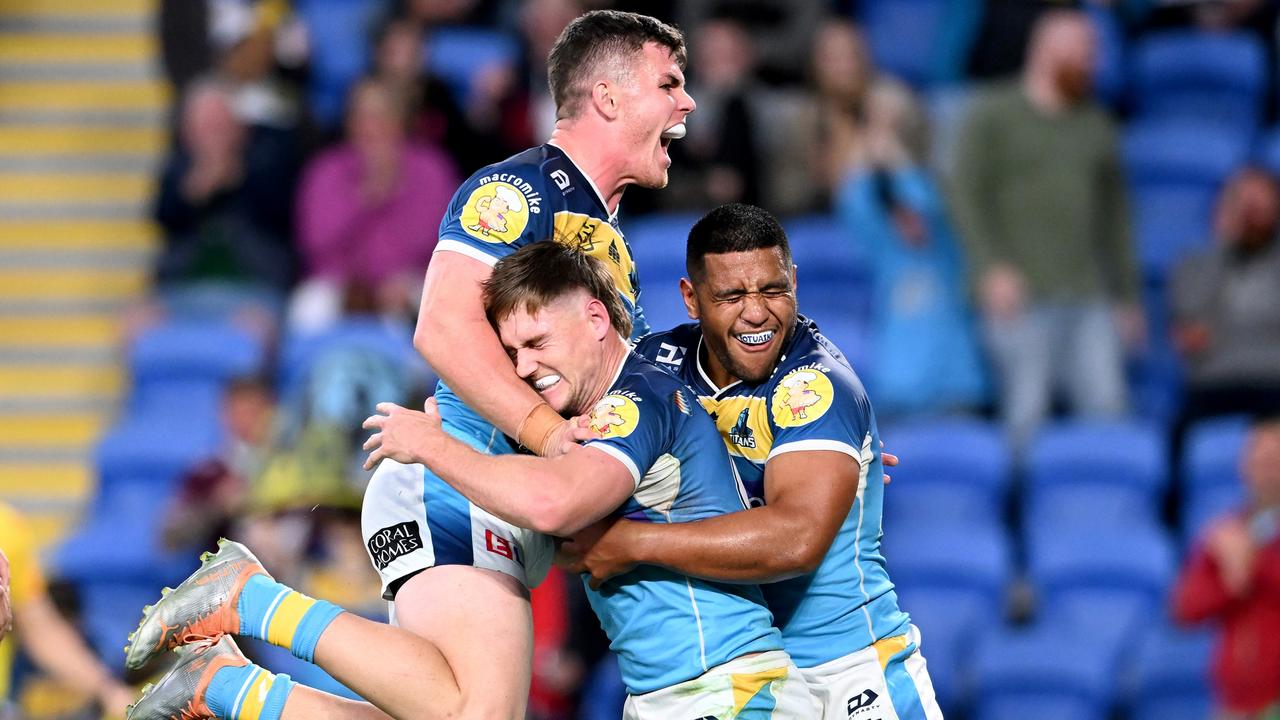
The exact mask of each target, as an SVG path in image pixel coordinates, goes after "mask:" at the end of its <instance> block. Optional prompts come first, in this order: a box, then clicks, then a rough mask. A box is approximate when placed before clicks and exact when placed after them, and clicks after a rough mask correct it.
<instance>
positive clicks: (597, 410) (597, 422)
mask: <svg viewBox="0 0 1280 720" xmlns="http://www.w3.org/2000/svg"><path fill="white" fill-rule="evenodd" d="M639 419H640V408H638V407H636V404H635V401H633V400H632V399H631V398H628V397H625V396H622V395H606V396H604V397H603V398H602V399H601V400H600V402H598V403H596V406H595V407H594V408H592V410H591V430H592V431H593V432H594V433H595V434H596V435H598V436H599V437H601V438H624V437H626V436H628V435H630V434H631V433H632V431H634V430H635V429H636V424H637V421H638V420H639Z"/></svg>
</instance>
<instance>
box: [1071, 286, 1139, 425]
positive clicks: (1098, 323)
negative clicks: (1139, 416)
mask: <svg viewBox="0 0 1280 720" xmlns="http://www.w3.org/2000/svg"><path fill="white" fill-rule="evenodd" d="M1068 324H1069V327H1070V340H1069V342H1068V343H1067V344H1066V346H1065V350H1066V352H1065V353H1064V356H1063V357H1064V360H1065V363H1066V364H1065V366H1064V371H1065V374H1066V384H1067V388H1068V390H1069V395H1070V400H1071V410H1072V412H1075V413H1080V414H1084V415H1094V416H1115V415H1121V414H1123V413H1124V412H1125V409H1126V408H1127V407H1128V404H1129V400H1128V386H1127V383H1126V380H1125V375H1124V348H1123V347H1122V346H1121V343H1120V334H1119V332H1118V331H1117V329H1116V324H1115V318H1114V316H1113V315H1112V311H1111V308H1110V307H1108V306H1107V305H1106V304H1105V303H1093V304H1089V305H1085V306H1082V307H1079V308H1073V309H1072V311H1071V317H1070V318H1069V321H1068Z"/></svg>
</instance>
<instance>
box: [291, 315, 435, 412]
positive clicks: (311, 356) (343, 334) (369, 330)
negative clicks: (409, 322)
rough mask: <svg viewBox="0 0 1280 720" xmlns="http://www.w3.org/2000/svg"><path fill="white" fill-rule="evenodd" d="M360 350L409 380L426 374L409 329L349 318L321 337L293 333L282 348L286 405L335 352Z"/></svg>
mask: <svg viewBox="0 0 1280 720" xmlns="http://www.w3.org/2000/svg"><path fill="white" fill-rule="evenodd" d="M341 348H358V349H362V350H368V351H370V352H372V353H375V354H377V355H380V356H382V357H385V358H386V359H387V360H389V361H390V362H391V363H393V364H394V365H395V366H396V367H398V368H402V369H403V371H404V373H405V374H406V377H408V378H409V379H410V380H418V379H421V378H422V377H423V376H425V374H426V372H427V368H426V364H425V363H424V362H423V360H422V358H421V357H420V356H419V355H418V353H417V351H416V350H414V348H413V336H412V333H410V331H409V330H408V328H400V327H392V326H389V325H388V324H386V323H384V322H382V321H380V320H378V319H376V318H362V317H350V318H346V319H344V320H343V321H342V322H340V323H339V324H338V325H335V326H334V327H332V328H330V329H328V330H325V331H323V332H320V333H291V334H289V335H286V336H285V338H284V341H283V342H282V344H281V350H280V358H279V363H280V367H279V376H278V383H277V385H278V387H279V390H280V396H281V398H282V400H284V401H285V402H290V401H292V400H294V399H296V398H297V396H298V395H299V394H300V393H301V392H302V391H303V389H304V387H305V385H306V381H307V378H308V377H309V375H310V373H311V371H312V369H313V368H314V367H315V365H316V363H317V362H318V361H319V360H321V359H322V358H324V357H325V356H326V354H327V353H329V352H330V351H332V350H336V349H341Z"/></svg>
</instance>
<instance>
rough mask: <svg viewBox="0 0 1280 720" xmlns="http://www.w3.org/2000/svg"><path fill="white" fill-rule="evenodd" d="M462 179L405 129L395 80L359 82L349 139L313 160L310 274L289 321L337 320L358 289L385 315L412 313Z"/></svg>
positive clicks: (302, 202) (304, 195)
mask: <svg viewBox="0 0 1280 720" xmlns="http://www.w3.org/2000/svg"><path fill="white" fill-rule="evenodd" d="M457 183H458V178H457V173H456V172H455V170H454V167H453V163H452V162H451V161H450V160H449V159H448V157H446V156H445V155H444V153H443V152H441V151H440V150H437V149H436V148H434V147H431V146H427V145H421V144H418V143H415V142H411V141H409V140H408V138H407V137H406V132H405V106H404V98H403V97H402V96H401V95H400V94H399V93H397V92H396V90H395V89H394V86H392V85H390V84H389V83H386V82H382V81H378V80H373V79H368V80H364V81H362V82H360V83H359V84H357V85H356V87H355V88H354V90H353V92H352V96H351V103H350V109H349V111H348V114H347V140H346V142H345V143H343V144H341V145H339V146H338V147H336V148H333V149H331V150H328V151H325V152H324V153H322V154H320V155H319V156H317V157H316V158H315V159H314V160H312V161H311V163H310V165H308V167H307V168H306V171H305V173H304V176H303V180H302V183H301V186H300V188H299V191H298V204H297V226H298V247H299V250H300V252H301V254H302V258H303V260H304V264H305V266H306V278H307V279H306V280H305V281H304V283H303V285H302V286H301V287H300V288H299V290H298V292H297V293H296V294H295V297H294V302H293V306H292V308H291V317H290V322H291V323H292V324H293V325H294V326H295V327H301V328H305V329H308V330H318V329H322V328H324V327H326V326H328V325H331V324H332V323H333V322H335V321H336V320H337V318H338V317H339V315H340V312H341V308H342V307H343V305H344V302H343V297H344V296H346V295H350V294H352V293H353V292H354V293H363V294H372V296H373V297H374V298H375V299H376V306H377V307H378V309H379V310H380V311H381V312H382V313H383V314H386V315H390V316H392V317H400V318H405V317H407V316H408V314H409V313H410V312H411V311H412V310H413V309H414V308H416V307H417V298H418V297H419V295H420V292H421V288H422V278H423V274H424V273H425V272H426V269H427V263H428V262H429V261H430V260H431V252H432V250H434V249H435V245H436V230H437V228H438V226H439V225H440V218H441V217H442V216H443V215H444V211H445V207H446V206H447V205H448V203H449V198H450V197H451V189H452V188H453V187H454V186H456V185H457Z"/></svg>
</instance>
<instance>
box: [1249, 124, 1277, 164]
mask: <svg viewBox="0 0 1280 720" xmlns="http://www.w3.org/2000/svg"><path fill="white" fill-rule="evenodd" d="M1254 159H1255V160H1256V161H1257V162H1258V164H1260V165H1262V167H1264V168H1266V169H1267V170H1268V171H1270V172H1271V174H1273V175H1277V176H1280V128H1275V127H1273V128H1271V129H1270V130H1268V131H1267V133H1266V135H1264V136H1263V137H1262V139H1261V141H1260V142H1259V143H1258V147H1257V148H1256V155H1255V158H1254Z"/></svg>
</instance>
